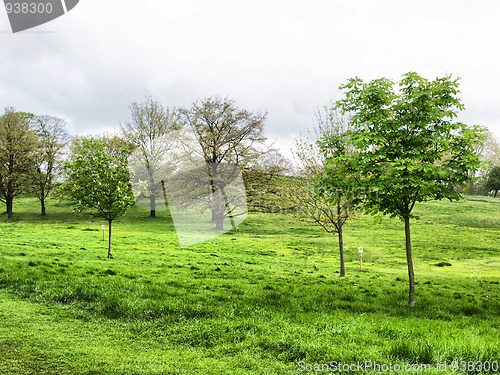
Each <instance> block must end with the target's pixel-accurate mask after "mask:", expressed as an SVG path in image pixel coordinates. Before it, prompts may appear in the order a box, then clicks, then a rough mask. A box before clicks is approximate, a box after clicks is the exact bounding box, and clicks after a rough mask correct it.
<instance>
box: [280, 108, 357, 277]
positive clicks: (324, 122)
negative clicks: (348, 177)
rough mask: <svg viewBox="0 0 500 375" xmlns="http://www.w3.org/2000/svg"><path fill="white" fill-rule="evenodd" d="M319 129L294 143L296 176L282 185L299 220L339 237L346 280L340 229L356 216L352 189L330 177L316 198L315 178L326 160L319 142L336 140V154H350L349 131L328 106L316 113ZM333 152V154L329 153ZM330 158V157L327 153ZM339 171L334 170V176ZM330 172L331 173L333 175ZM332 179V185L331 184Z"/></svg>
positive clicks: (341, 273)
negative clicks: (346, 135)
mask: <svg viewBox="0 0 500 375" xmlns="http://www.w3.org/2000/svg"><path fill="white" fill-rule="evenodd" d="M316 118H317V122H318V126H317V128H316V129H315V130H314V133H310V132H309V133H308V134H307V136H303V137H301V138H300V139H297V140H296V142H295V150H294V156H295V159H296V162H297V164H298V176H297V178H294V179H289V180H288V182H287V183H286V184H285V191H286V197H287V200H289V201H291V202H293V204H294V206H295V207H296V209H297V213H298V214H299V217H301V218H302V219H304V220H306V221H309V222H312V223H314V224H316V225H317V226H318V227H319V228H320V229H322V230H324V231H325V232H326V233H330V234H338V236H339V255H340V276H342V277H343V276H345V264H344V239H343V228H344V225H345V224H346V222H347V221H348V220H349V219H352V218H353V217H354V215H355V212H356V209H357V207H356V205H355V204H354V200H353V199H352V197H351V195H352V194H351V186H348V185H346V184H345V183H344V181H345V179H344V176H343V175H339V174H338V173H336V174H335V175H334V174H333V173H330V175H329V176H328V177H329V191H328V192H324V191H323V192H322V194H318V191H317V186H316V185H317V180H316V178H315V176H316V175H318V174H319V173H321V171H322V170H323V168H324V165H325V156H324V155H323V154H322V152H321V149H320V147H319V145H318V143H317V142H318V140H319V139H321V138H322V137H324V136H326V135H329V136H330V137H337V140H338V144H337V146H336V147H335V150H334V151H335V152H337V153H339V154H340V155H344V154H351V153H352V150H350V149H349V148H348V147H347V145H346V142H345V139H344V137H345V134H346V133H347V132H348V130H349V129H350V125H349V122H348V121H347V120H346V119H343V118H341V117H340V116H339V115H338V113H337V112H336V111H334V110H332V109H331V108H329V107H328V106H325V107H324V108H323V111H322V112H318V113H317V116H316ZM330 151H332V150H330ZM330 157H331V158H333V153H332V152H330ZM337 171H338V170H335V172H337ZM332 172H333V171H332ZM333 178H335V181H333Z"/></svg>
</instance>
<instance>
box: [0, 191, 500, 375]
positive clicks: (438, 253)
mask: <svg viewBox="0 0 500 375" xmlns="http://www.w3.org/2000/svg"><path fill="white" fill-rule="evenodd" d="M476 198H477V197H476ZM489 200H492V199H489ZM497 201H498V202H500V199H497ZM14 210H15V214H14V219H13V220H7V218H6V215H2V216H0V238H1V244H0V373H1V374H195V373H196V374H297V373H304V372H305V373H311V372H310V371H308V370H310V369H312V367H306V366H305V365H306V364H315V363H316V364H327V363H328V364H330V363H331V362H332V361H337V362H340V363H342V364H352V363H356V362H357V361H360V362H362V363H364V362H365V361H372V362H376V363H378V364H389V363H392V366H395V364H398V365H401V366H404V365H405V364H411V365H413V364H431V365H432V366H435V364H436V363H441V364H444V363H445V362H446V363H447V366H448V367H447V368H448V370H447V371H446V372H439V371H437V370H431V371H425V373H429V374H430V373H440V374H443V373H452V371H451V367H450V366H451V362H452V361H482V362H484V361H490V362H492V361H500V285H499V282H500V204H494V203H485V202H474V201H460V202H453V203H450V202H447V201H443V202H429V203H426V204H421V205H419V206H418V207H417V208H416V211H417V212H416V213H417V214H418V215H420V219H419V220H413V221H412V231H413V233H412V236H413V249H414V263H415V273H416V280H417V283H418V285H417V304H416V306H415V307H414V308H412V309H411V308H408V307H407V288H408V286H407V273H406V272H407V270H406V261H405V259H406V258H405V252H404V229H403V225H402V223H401V222H400V221H398V220H396V219H389V218H384V220H383V222H382V223H381V224H375V223H374V220H373V218H372V217H370V216H366V217H361V218H359V219H357V220H355V221H354V222H352V224H350V225H349V226H348V227H347V228H346V230H345V246H346V261H347V263H346V277H345V278H340V277H339V276H338V268H339V267H338V250H337V249H338V248H337V238H336V237H333V236H331V235H327V234H324V233H322V232H320V231H319V230H318V229H316V228H315V227H314V226H313V225H311V224H306V223H303V222H300V221H297V220H295V219H294V218H292V217H289V216H285V215H278V214H250V215H249V217H248V218H247V220H246V221H245V222H244V223H243V224H242V225H241V226H240V227H239V229H238V230H237V231H235V232H228V233H226V234H224V235H222V236H220V237H218V238H216V239H214V240H211V241H209V242H206V243H203V244H198V245H195V246H192V247H189V248H184V249H181V248H180V247H179V246H178V243H177V238H176V236H175V232H174V230H173V224H172V222H171V220H170V218H169V217H168V215H167V214H166V212H164V211H163V212H160V213H159V215H158V217H157V218H154V219H152V218H148V217H147V216H148V212H147V211H144V210H140V209H137V208H134V209H132V210H131V211H130V212H129V213H128V214H127V215H126V216H125V217H123V218H121V219H119V220H117V221H116V224H115V227H114V251H113V253H114V257H115V258H114V259H112V260H107V259H106V254H107V249H106V242H105V241H102V231H101V229H100V228H101V225H102V224H104V223H102V222H100V221H97V220H95V219H89V218H88V217H78V216H75V215H73V214H72V213H71V209H70V206H69V205H68V204H66V203H60V202H58V201H49V203H48V205H47V213H48V215H47V216H46V217H42V216H40V215H39V208H38V204H37V201H36V200H34V199H30V198H22V199H19V200H17V201H16V202H15V205H14ZM359 246H363V248H364V254H363V272H360V271H359V255H358V251H357V249H358V247H359ZM472 270H477V272H476V276H473V273H472ZM462 365H463V364H462ZM477 366H478V365H475V366H474V367H475V369H476V370H477V368H478V367H477ZM403 368H404V367H403ZM322 369H323V370H325V369H326V367H325V366H323V368H322ZM330 369H331V368H330ZM459 372H460V373H481V371H474V369H473V368H469V369H467V368H466V371H462V372H461V371H459ZM351 373H356V371H351ZM364 373H375V372H371V371H367V372H364ZM399 373H410V372H409V371H403V370H402V371H400V372H399ZM412 373H415V372H412ZM490 373H491V372H490Z"/></svg>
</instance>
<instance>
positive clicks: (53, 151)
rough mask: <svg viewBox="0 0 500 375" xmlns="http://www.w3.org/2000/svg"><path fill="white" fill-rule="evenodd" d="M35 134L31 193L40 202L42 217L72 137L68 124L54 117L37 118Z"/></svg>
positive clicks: (34, 128)
mask: <svg viewBox="0 0 500 375" xmlns="http://www.w3.org/2000/svg"><path fill="white" fill-rule="evenodd" d="M33 132H34V133H35V135H36V136H37V141H38V142H37V147H36V150H35V153H34V158H33V164H32V173H31V174H30V177H31V191H32V192H33V193H34V194H35V195H36V196H37V197H38V199H39V200H40V204H41V210H42V215H45V213H46V212H45V211H46V209H45V199H46V198H47V197H48V196H49V194H50V193H51V192H52V189H53V188H54V183H55V179H56V176H57V173H58V172H59V170H60V168H61V167H62V162H61V157H62V151H63V149H64V148H65V147H66V144H67V143H68V141H69V139H70V136H69V133H68V131H67V130H66V122H65V121H64V120H63V119H60V118H58V117H54V116H37V117H35V118H34V119H33Z"/></svg>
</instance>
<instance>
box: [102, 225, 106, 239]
mask: <svg viewBox="0 0 500 375" xmlns="http://www.w3.org/2000/svg"><path fill="white" fill-rule="evenodd" d="M104 228H106V227H105V226H104V225H103V226H102V240H103V241H104Z"/></svg>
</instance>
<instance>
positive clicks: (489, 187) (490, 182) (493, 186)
mask: <svg viewBox="0 0 500 375" xmlns="http://www.w3.org/2000/svg"><path fill="white" fill-rule="evenodd" d="M485 187H486V191H488V192H490V191H492V192H493V194H494V197H495V198H496V197H497V193H498V191H499V190H500V167H499V166H496V167H493V168H492V169H491V171H490V173H489V175H488V179H487V180H486V185H485Z"/></svg>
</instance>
